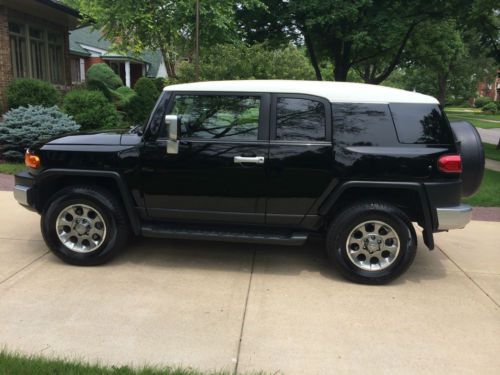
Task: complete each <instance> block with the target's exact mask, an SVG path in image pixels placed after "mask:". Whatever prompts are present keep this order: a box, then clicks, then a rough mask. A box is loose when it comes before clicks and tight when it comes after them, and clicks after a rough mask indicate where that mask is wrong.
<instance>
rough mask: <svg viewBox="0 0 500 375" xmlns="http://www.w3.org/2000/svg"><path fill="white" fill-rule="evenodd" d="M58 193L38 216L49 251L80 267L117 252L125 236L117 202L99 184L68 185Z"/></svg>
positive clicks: (94, 263)
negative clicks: (96, 185)
mask: <svg viewBox="0 0 500 375" xmlns="http://www.w3.org/2000/svg"><path fill="white" fill-rule="evenodd" d="M57 195H58V197H57V198H56V199H54V200H53V201H52V202H51V203H50V204H49V205H48V207H47V209H46V210H45V211H44V213H43V214H42V218H41V227H42V234H43V238H44V240H45V243H46V244H47V245H48V246H49V248H50V250H51V251H52V252H53V253H54V254H55V255H56V256H58V257H59V258H60V259H62V260H63V261H65V262H67V263H70V264H75V265H81V266H91V265H97V264H102V263H105V262H107V261H108V260H110V259H111V258H112V257H113V256H114V255H116V253H117V252H118V251H119V250H120V248H121V247H122V246H123V245H124V244H125V243H126V241H127V237H128V222H127V218H126V216H125V212H124V210H123V208H122V206H121V204H120V202H118V201H117V200H116V199H115V198H114V197H113V196H112V195H111V194H110V193H109V192H108V191H107V190H105V189H102V188H100V187H88V186H71V187H68V188H66V189H63V190H61V191H60V192H58V194H57Z"/></svg>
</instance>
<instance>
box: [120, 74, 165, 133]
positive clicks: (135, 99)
mask: <svg viewBox="0 0 500 375" xmlns="http://www.w3.org/2000/svg"><path fill="white" fill-rule="evenodd" d="M134 91H135V92H136V95H135V96H132V97H131V98H130V100H129V101H128V103H127V104H126V105H125V106H124V108H123V110H124V111H125V112H126V114H127V115H128V117H129V118H130V119H131V120H132V122H133V124H143V123H144V122H145V121H146V120H147V119H148V118H149V115H150V113H151V111H152V109H153V107H154V105H155V103H156V100H157V99H158V97H159V96H160V93H159V92H158V90H157V89H156V87H155V85H154V83H153V82H152V80H151V79H150V78H146V77H142V78H139V79H138V80H137V82H136V83H135V86H134Z"/></svg>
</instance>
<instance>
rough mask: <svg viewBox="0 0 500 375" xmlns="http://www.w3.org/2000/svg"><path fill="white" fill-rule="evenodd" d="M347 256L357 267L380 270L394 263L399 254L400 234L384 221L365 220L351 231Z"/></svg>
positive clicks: (347, 244) (348, 238)
mask: <svg viewBox="0 0 500 375" xmlns="http://www.w3.org/2000/svg"><path fill="white" fill-rule="evenodd" d="M346 249H347V256H348V257H349V260H350V261H351V262H352V264H354V265H355V266H356V267H358V268H361V269H362V270H365V271H380V270H383V269H385V268H387V267H389V266H390V265H391V264H393V263H394V261H395V260H396V258H397V257H398V254H399V249H400V241H399V236H398V234H397V233H396V231H395V230H394V228H392V227H391V226H390V225H389V224H387V223H384V222H383V221H377V220H370V221H365V222H363V223H361V224H359V225H357V226H356V227H354V229H353V230H352V231H351V232H350V233H349V236H348V237H347V242H346Z"/></svg>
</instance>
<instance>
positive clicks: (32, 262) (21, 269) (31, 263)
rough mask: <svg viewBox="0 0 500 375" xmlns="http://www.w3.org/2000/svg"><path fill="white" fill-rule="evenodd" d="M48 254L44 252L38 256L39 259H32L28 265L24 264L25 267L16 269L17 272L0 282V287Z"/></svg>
mask: <svg viewBox="0 0 500 375" xmlns="http://www.w3.org/2000/svg"><path fill="white" fill-rule="evenodd" d="M48 253H50V251H48V250H47V251H46V252H45V253H43V254H42V255H40V256H39V257H37V258H35V259H33V260H32V261H31V262H29V263H28V264H26V265H25V266H23V267H21V268H20V269H18V270H17V271H15V272H14V273H13V274H11V275H9V276H7V277H6V278H5V279H3V280H0V285H2V284H3V283H5V282H7V281H9V280H10V279H12V278H13V277H14V276H16V275H17V274H19V273H20V272H22V271H24V270H25V269H27V268H28V267H30V266H31V265H33V264H35V263H36V262H38V261H39V260H40V259H42V258H43V257H44V256H45V255H47V254H48Z"/></svg>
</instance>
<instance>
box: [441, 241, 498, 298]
mask: <svg viewBox="0 0 500 375" xmlns="http://www.w3.org/2000/svg"><path fill="white" fill-rule="evenodd" d="M436 247H437V248H438V249H439V251H441V252H442V253H443V254H444V256H445V257H446V258H448V259H449V260H450V262H452V263H453V264H454V265H455V267H457V268H458V269H459V270H460V271H462V273H463V274H464V275H465V276H466V277H467V278H468V279H469V280H470V281H471V282H472V283H473V284H474V285H475V286H476V287H477V288H478V289H479V290H480V291H481V292H483V294H484V295H485V296H486V297H488V299H489V300H490V301H491V302H493V303H494V304H495V305H496V306H497V307H498V308H500V303H498V302H497V301H495V300H494V299H493V297H492V296H490V294H489V293H488V292H487V291H485V290H484V289H483V288H482V287H481V285H479V284H478V283H477V282H476V280H474V279H473V278H472V276H470V275H469V274H468V273H467V272H466V271H465V270H464V269H463V268H462V267H460V266H459V265H458V263H457V262H455V261H454V260H453V259H451V257H450V256H449V255H448V254H446V252H445V251H443V249H441V248H440V247H439V246H436Z"/></svg>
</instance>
